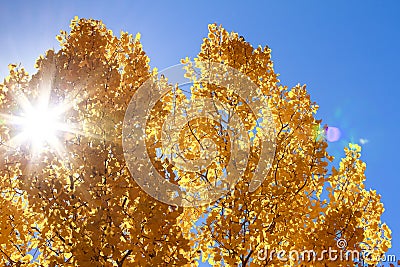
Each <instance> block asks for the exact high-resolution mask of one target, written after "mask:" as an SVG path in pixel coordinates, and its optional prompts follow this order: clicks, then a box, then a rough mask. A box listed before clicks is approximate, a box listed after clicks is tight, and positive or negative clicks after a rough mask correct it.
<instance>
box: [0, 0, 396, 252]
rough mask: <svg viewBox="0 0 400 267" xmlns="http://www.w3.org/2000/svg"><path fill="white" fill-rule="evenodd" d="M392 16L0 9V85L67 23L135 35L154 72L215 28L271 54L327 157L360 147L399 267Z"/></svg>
mask: <svg viewBox="0 0 400 267" xmlns="http://www.w3.org/2000/svg"><path fill="white" fill-rule="evenodd" d="M399 8H400V2H399V1H394V0H393V1H390V0H386V1H370V0H364V1H357V2H356V1H317V0H316V1H308V0H304V1H257V2H256V1H248V2H246V3H245V2H244V1H196V2H190V1H175V2H173V3H172V1H152V2H146V1H115V3H113V4H108V3H106V2H105V1H35V2H34V1H26V2H23V1H2V3H1V5H0V25H2V26H1V27H0V38H1V42H0V51H1V53H0V77H5V75H6V73H7V64H8V63H14V62H17V63H19V62H21V63H22V64H23V65H24V66H25V67H26V68H27V69H28V70H29V71H30V72H32V71H33V65H34V62H35V59H36V58H37V57H38V56H39V55H40V54H43V53H44V51H46V50H47V49H49V48H52V47H54V48H56V49H57V48H58V43H57V41H56V40H55V36H56V35H57V34H58V33H59V30H60V29H65V30H68V25H69V22H70V20H71V19H72V18H73V17H74V16H75V15H77V16H79V17H87V18H89V17H90V18H95V19H101V20H103V22H104V23H105V24H106V25H107V27H108V28H111V29H112V30H113V31H114V32H116V33H117V34H118V32H119V30H124V31H128V32H130V33H133V34H135V33H136V32H140V33H141V34H142V39H141V40H142V43H143V46H144V49H145V51H146V52H147V54H148V55H149V56H150V59H151V66H152V67H157V68H158V69H163V68H165V67H168V66H171V65H174V64H177V63H178V62H179V60H180V59H181V58H184V57H186V56H189V57H192V58H193V57H194V56H195V55H196V54H197V52H198V51H199V47H200V44H201V41H202V38H203V37H205V36H206V34H207V24H208V23H214V22H216V23H218V24H222V25H223V26H224V27H225V28H227V29H228V30H229V31H236V32H239V34H240V35H243V36H244V37H245V39H246V41H249V42H250V43H252V44H253V46H257V45H259V44H261V45H268V46H269V47H271V48H272V57H273V60H274V62H275V69H276V71H277V72H278V73H280V75H281V76H280V79H281V82H282V83H283V84H285V85H288V86H293V85H295V84H297V83H301V84H304V83H305V84H307V86H308V90H309V92H310V94H311V98H312V100H314V101H316V102H317V103H318V104H319V105H320V110H319V112H318V113H317V117H318V118H322V119H323V121H324V123H327V124H328V125H331V126H335V127H338V128H339V129H340V130H341V132H342V137H341V139H340V140H339V141H338V142H335V143H330V145H329V151H330V152H331V153H332V154H333V155H335V156H336V157H340V156H342V155H343V152H342V151H343V150H342V148H343V146H345V145H346V144H347V143H348V142H350V141H352V142H357V143H360V139H361V138H362V139H367V140H368V142H367V143H365V144H364V145H362V147H363V151H362V153H363V155H362V159H363V160H364V161H365V162H366V163H367V170H366V175H367V181H366V185H367V188H373V189H376V190H377V191H378V192H379V193H380V194H381V195H382V201H383V203H384V205H385V209H386V211H385V213H384V215H383V218H382V220H383V221H385V222H387V223H388V224H389V226H390V227H391V229H392V230H393V248H392V249H391V250H390V252H389V254H396V255H397V258H398V259H400V224H399V221H400V215H399V208H398V205H399V204H400V193H399V192H397V190H399V188H400V177H399V172H398V170H397V167H398V166H397V164H398V155H399V137H400V134H399V130H400V127H399V121H400V120H399V119H398V116H399V115H400V114H399V111H398V99H397V98H398V97H399V96H400V90H399V82H398V77H399V73H400V68H399V62H400V53H399V50H398V49H400V30H399V29H400V17H399V16H398V10H399ZM396 118H397V119H396ZM396 121H397V123H396Z"/></svg>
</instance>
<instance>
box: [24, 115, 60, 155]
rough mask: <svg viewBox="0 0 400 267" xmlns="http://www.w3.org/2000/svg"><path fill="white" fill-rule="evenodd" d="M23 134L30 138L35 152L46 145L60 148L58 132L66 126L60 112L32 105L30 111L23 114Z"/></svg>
mask: <svg viewBox="0 0 400 267" xmlns="http://www.w3.org/2000/svg"><path fill="white" fill-rule="evenodd" d="M20 126H21V135H22V138H23V139H25V140H28V141H29V142H30V143H31V145H32V148H33V150H34V151H35V152H39V151H40V150H41V149H43V148H45V147H46V146H50V147H52V148H55V149H58V148H59V140H58V137H57V134H59V132H60V131H61V130H62V129H63V128H64V127H63V126H62V124H61V123H60V118H59V114H57V112H55V110H51V109H48V108H46V107H32V109H31V110H29V113H27V114H24V115H23V116H21V124H20Z"/></svg>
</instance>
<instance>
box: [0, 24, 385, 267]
mask: <svg viewBox="0 0 400 267" xmlns="http://www.w3.org/2000/svg"><path fill="white" fill-rule="evenodd" d="M57 39H58V40H59V42H60V45H61V49H60V50H59V51H58V52H55V51H53V50H49V51H47V53H46V55H45V56H41V57H40V58H39V59H38V60H37V63H36V67H37V69H38V72H37V73H36V74H35V75H33V76H32V77H30V76H29V75H28V74H27V73H26V72H25V71H24V69H23V68H20V67H19V66H16V65H10V66H9V68H10V75H9V76H8V77H7V78H6V79H5V81H4V82H3V83H2V84H1V85H0V113H2V114H11V113H12V112H14V111H15V110H17V109H18V103H17V101H16V97H15V96H18V95H19V94H24V95H25V96H26V97H27V98H29V99H32V100H34V99H36V98H37V97H38V95H39V91H40V88H41V87H42V86H43V83H44V81H47V82H50V83H51V88H52V92H51V96H50V97H51V101H52V102H53V103H57V102H61V101H63V102H67V103H70V105H71V108H70V109H69V110H68V111H66V113H65V114H64V116H65V118H68V122H69V123H71V124H72V125H78V130H77V131H75V132H74V133H66V134H65V135H64V136H63V140H64V145H65V148H66V149H65V151H64V152H63V153H61V154H60V153H54V152H52V151H45V152H43V153H42V154H41V155H40V158H39V159H38V158H33V156H32V155H31V154H30V153H29V146H28V145H21V146H20V148H18V149H11V150H10V149H9V147H7V145H6V144H7V142H8V141H10V140H11V139H12V137H13V136H15V135H17V133H18V128H17V127H14V126H13V125H7V124H4V123H3V124H0V150H1V153H2V155H3V156H2V158H1V159H0V190H1V195H0V210H1V212H0V232H1V236H0V264H3V265H16V266H20V265H24V264H29V265H32V266H185V265H187V266H195V265H197V260H201V259H202V260H207V261H208V262H209V263H210V264H212V265H213V266H223V265H225V266H237V264H239V263H240V264H241V266H266V265H287V266H295V265H310V266H311V265H312V266H337V264H338V263H337V262H332V261H329V260H328V259H324V260H321V261H317V262H311V263H309V262H305V261H301V260H299V261H293V260H288V261H287V262H282V261H279V260H278V259H277V258H273V259H266V260H264V261H262V260H260V259H259V258H258V257H257V255H258V251H260V250H261V249H265V248H271V249H274V250H276V251H278V250H285V251H290V250H297V251H302V250H304V249H307V250H311V249H312V250H314V251H316V252H321V251H322V250H324V249H326V248H327V247H332V248H336V242H337V240H338V239H345V240H346V241H347V249H355V250H358V251H361V250H368V251H369V252H370V253H371V254H370V255H371V258H370V259H369V260H367V263H369V264H377V262H378V258H379V257H380V256H381V255H382V254H383V253H385V252H386V251H387V249H388V248H389V247H390V230H389V228H388V227H387V226H386V225H385V224H382V223H381V221H380V216H381V214H382V212H383V205H382V204H381V202H380V196H379V195H378V194H377V193H376V192H375V191H373V190H366V189H365V188H364V184H363V183H364V180H365V176H364V171H365V163H363V162H362V161H361V160H360V159H359V157H360V147H358V146H357V145H350V147H349V148H346V149H345V153H346V157H345V158H343V159H342V161H341V163H340V167H339V169H335V168H333V169H332V172H331V173H329V171H328V163H329V161H332V160H333V158H332V157H331V156H329V155H328V153H327V152H326V148H327V144H326V142H325V141H324V140H320V139H318V138H316V137H315V127H316V125H319V124H320V121H318V120H316V119H315V118H314V114H315V113H316V110H317V109H318V106H317V105H316V104H315V103H313V102H311V100H310V96H309V94H308V93H307V91H306V87H305V86H300V85H297V86H295V87H293V88H290V89H289V88H287V87H285V86H282V85H281V84H280V82H279V80H278V75H277V74H275V72H274V70H273V63H272V61H271V49H269V48H268V47H257V48H253V47H252V46H251V45H250V44H249V43H248V42H246V41H245V40H244V39H243V38H242V37H239V36H238V34H236V33H228V32H227V31H226V30H225V29H223V28H222V27H220V26H217V25H214V24H212V25H209V34H208V37H207V38H205V39H204V40H203V44H202V45H201V51H200V53H199V54H198V57H197V59H196V60H201V61H205V62H207V61H211V62H221V63H222V62H223V63H224V64H227V65H229V66H231V67H233V68H235V69H237V70H239V71H241V72H242V73H243V74H245V75H247V76H248V77H250V79H251V80H252V81H253V82H254V83H256V84H257V85H258V86H259V87H260V88H261V90H262V92H263V94H265V95H266V96H268V99H269V100H268V101H269V106H270V108H271V112H272V114H273V117H274V122H275V125H276V127H277V129H276V131H277V140H276V141H277V147H276V153H275V157H274V161H273V164H272V168H271V171H270V172H269V174H268V176H267V178H266V180H265V181H264V183H263V184H262V185H261V187H259V188H258V189H257V190H256V191H255V192H249V182H250V181H251V177H252V170H253V169H254V168H252V166H253V165H256V164H257V160H258V157H257V155H258V153H259V151H257V150H254V151H252V152H251V155H252V156H251V157H250V159H249V167H248V168H247V169H246V172H245V175H244V177H241V179H240V180H239V183H238V184H237V185H236V186H235V188H234V189H233V190H232V191H231V192H229V193H227V194H226V195H225V196H224V197H222V198H221V199H219V200H218V201H217V202H215V203H213V204H212V205H210V206H209V207H199V208H185V209H184V208H177V207H171V206H168V205H166V204H163V203H161V202H159V201H157V200H155V199H153V198H152V197H150V196H149V195H147V194H146V193H145V192H143V191H142V190H141V189H140V187H139V186H138V185H137V184H136V183H135V181H134V179H132V177H131V175H130V173H129V171H128V169H127V167H126V164H125V160H124V156H123V150H122V145H121V143H122V140H121V139H122V137H121V136H122V122H123V119H124V115H125V110H126V108H127V106H128V104H129V101H130V99H131V98H132V96H133V94H134V93H135V90H136V89H137V88H138V87H139V86H140V85H141V84H142V83H143V82H144V81H145V80H147V79H148V78H149V77H150V76H151V75H152V74H153V72H156V71H155V70H154V71H151V70H150V67H149V58H148V57H147V56H146V54H145V52H144V51H143V49H142V45H141V43H140V35H139V34H138V35H136V37H133V36H132V35H129V34H127V33H125V32H121V35H120V37H116V36H114V34H113V33H112V32H111V31H110V30H108V29H107V28H106V27H105V26H104V25H103V23H102V22H100V21H95V20H86V19H78V18H74V19H73V20H72V22H71V31H70V32H69V33H67V32H65V31H61V34H60V35H59V36H57ZM187 60H188V59H186V61H187ZM184 61H185V60H184ZM202 90H203V91H202ZM213 90H215V88H213V87H212V86H208V87H207V86H205V87H203V88H202V89H201V90H200V89H198V88H197V91H194V92H196V93H194V94H193V97H199V95H202V94H210V93H211V92H213ZM173 97H175V98H178V100H179V101H184V100H183V99H184V96H183V94H182V93H181V92H180V91H179V90H177V92H176V95H175V96H170V95H166V96H165V97H164V99H163V101H164V103H167V104H165V105H164V106H159V107H158V108H159V109H158V110H157V109H155V111H154V112H155V113H154V114H152V116H151V117H150V119H149V122H148V125H149V129H150V130H149V129H148V131H147V134H148V135H149V136H148V141H149V142H152V141H154V140H153V139H154V138H155V136H156V132H157V127H158V128H159V127H162V120H163V118H164V117H165V116H166V114H167V113H168V111H169V109H170V108H169V107H168V103H169V102H168V99H169V100H170V101H172V99H173ZM218 97H219V98H221V99H223V100H224V101H230V100H231V99H232V98H225V99H224V97H225V96H224V95H223V94H222V95H219V96H218ZM245 111H246V110H245V109H243V110H241V111H240V110H239V113H240V112H242V113H241V114H246V112H245ZM243 116H244V115H243ZM242 118H243V119H244V118H245V117H242ZM249 119H250V121H251V118H249ZM213 123H214V122H207V121H205V120H198V121H195V122H194V124H193V125H192V126H193V127H194V128H195V129H196V130H197V131H198V132H199V133H201V134H203V135H204V136H208V135H209V136H210V138H211V139H213V140H214V141H215V142H217V143H224V142H225V144H226V145H228V144H229V138H225V137H224V136H223V134H222V133H220V132H218V131H217V132H216V131H215V130H212V129H213V127H208V128H207V126H205V125H208V126H210V125H211V126H215V125H213ZM249 123H251V122H249ZM153 129H154V131H153ZM214 129H215V128H214ZM182 132H183V133H187V132H188V129H183V130H182ZM218 135H219V136H218ZM152 138H153V139H152ZM180 146H183V147H188V150H187V154H186V156H187V157H188V158H196V157H197V153H198V150H199V147H198V145H197V143H196V140H195V138H193V137H191V136H188V137H186V138H184V139H182V140H180ZM189 148H190V149H189ZM228 150H229V149H226V150H224V149H220V154H221V157H222V158H223V159H222V162H225V161H227V160H229V155H228V154H227V151H228ZM153 152H154V151H153ZM149 153H150V154H151V153H152V150H149ZM152 155H153V156H154V159H153V163H154V164H155V165H157V168H159V169H160V173H163V171H164V175H165V176H167V174H168V177H169V179H175V178H176V177H175V176H176V175H177V176H179V180H177V181H176V182H178V183H181V184H185V183H188V182H189V181H191V180H192V179H193V177H192V176H193V175H191V174H185V173H179V172H174V171H173V169H172V167H171V166H170V165H168V164H166V165H167V166H164V165H163V162H160V161H159V160H157V159H156V155H155V152H154V154H152ZM210 168H214V170H213V171H210V172H209V173H210V176H209V177H208V178H210V179H212V180H216V179H217V178H218V176H219V174H220V173H221V166H217V165H211V167H210ZM218 173H219V174H218ZM212 175H214V176H212ZM206 178H207V177H206ZM324 188H325V189H326V191H327V196H324V194H323V193H322V192H323V190H324ZM199 218H203V219H200V220H199ZM33 257H35V258H34V259H33ZM347 263H348V264H350V262H346V263H342V264H347ZM356 263H358V262H356Z"/></svg>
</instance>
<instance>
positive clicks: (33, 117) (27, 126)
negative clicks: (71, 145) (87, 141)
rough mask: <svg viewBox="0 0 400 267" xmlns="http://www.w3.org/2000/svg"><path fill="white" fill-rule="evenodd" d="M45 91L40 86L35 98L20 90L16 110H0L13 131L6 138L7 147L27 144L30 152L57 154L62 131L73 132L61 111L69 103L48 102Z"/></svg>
mask: <svg viewBox="0 0 400 267" xmlns="http://www.w3.org/2000/svg"><path fill="white" fill-rule="evenodd" d="M49 91H50V90H44V91H43V92H42V94H41V95H40V96H39V97H38V98H37V99H36V101H35V102H31V101H29V100H28V99H27V97H26V96H25V95H23V94H20V95H19V96H18V98H17V102H18V104H19V107H20V110H19V114H18V115H9V114H8V115H5V114H0V115H2V117H3V121H5V123H6V124H8V125H14V129H15V131H13V132H14V133H15V134H14V136H12V137H11V140H9V142H8V143H9V147H10V148H12V149H18V147H20V146H21V145H28V147H29V150H30V152H31V154H32V155H33V156H38V155H40V154H42V153H43V152H45V151H50V152H55V153H57V154H59V155H60V154H61V153H62V152H63V151H64V148H63V141H65V140H63V137H64V134H65V133H75V132H76V131H75V130H74V127H73V125H72V124H71V123H66V122H65V113H66V111H68V110H69V109H70V108H71V105H70V104H67V103H62V102H61V103H58V104H57V105H55V104H53V103H50V96H49V93H48V92H49Z"/></svg>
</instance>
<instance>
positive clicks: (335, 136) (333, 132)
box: [325, 126, 341, 142]
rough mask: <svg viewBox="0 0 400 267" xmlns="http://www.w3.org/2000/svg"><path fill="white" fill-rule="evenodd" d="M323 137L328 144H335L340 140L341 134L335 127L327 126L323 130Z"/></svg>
mask: <svg viewBox="0 0 400 267" xmlns="http://www.w3.org/2000/svg"><path fill="white" fill-rule="evenodd" d="M325 135H326V140H327V141H328V142H336V141H338V140H339V139H340V137H341V132H340V130H339V128H337V127H332V126H327V127H326V128H325Z"/></svg>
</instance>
